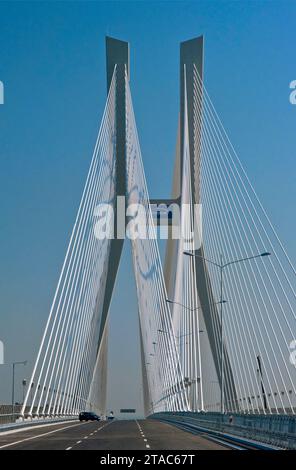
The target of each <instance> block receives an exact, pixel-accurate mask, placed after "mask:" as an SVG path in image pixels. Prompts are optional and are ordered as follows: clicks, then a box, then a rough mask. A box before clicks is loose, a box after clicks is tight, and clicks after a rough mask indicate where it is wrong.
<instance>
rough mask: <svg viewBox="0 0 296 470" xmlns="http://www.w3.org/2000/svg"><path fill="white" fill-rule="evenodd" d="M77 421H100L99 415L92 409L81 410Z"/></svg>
mask: <svg viewBox="0 0 296 470" xmlns="http://www.w3.org/2000/svg"><path fill="white" fill-rule="evenodd" d="M79 421H100V417H99V416H98V415H96V414H95V413H93V412H92V411H81V412H80V413H79Z"/></svg>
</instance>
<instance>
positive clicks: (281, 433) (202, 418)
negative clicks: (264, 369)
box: [152, 412, 296, 449]
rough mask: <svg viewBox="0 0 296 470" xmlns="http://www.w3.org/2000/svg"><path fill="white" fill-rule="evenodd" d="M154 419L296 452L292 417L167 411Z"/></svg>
mask: <svg viewBox="0 0 296 470" xmlns="http://www.w3.org/2000/svg"><path fill="white" fill-rule="evenodd" d="M152 418H155V419H160V420H163V421H169V422H172V424H173V423H175V424H178V423H179V424H185V425H190V426H192V429H193V430H194V428H195V429H196V431H198V428H199V429H208V430H211V431H217V432H219V433H221V434H229V435H233V436H240V437H243V438H246V439H250V440H255V441H259V442H264V443H267V444H270V445H273V446H277V447H281V448H285V449H296V417H295V416H292V415H290V416H289V415H246V414H245V415H241V414H235V413H229V414H224V415H221V414H220V413H203V412H200V413H191V412H179V413H169V412H167V413H157V414H154V415H153V416H152Z"/></svg>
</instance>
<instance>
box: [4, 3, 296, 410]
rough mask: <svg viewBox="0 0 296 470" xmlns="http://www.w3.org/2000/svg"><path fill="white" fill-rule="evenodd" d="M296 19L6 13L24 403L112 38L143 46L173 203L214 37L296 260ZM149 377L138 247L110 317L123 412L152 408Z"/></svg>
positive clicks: (9, 282)
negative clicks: (185, 127)
mask: <svg viewBox="0 0 296 470" xmlns="http://www.w3.org/2000/svg"><path fill="white" fill-rule="evenodd" d="M295 15H296V3H295V2H293V1H291V2H288V1H284V0H280V1H243V0H241V1H236V2H227V1H221V0H219V1H202V2H200V1H191V2H186V1H182V2H181V1H175V2H170V1H163V2H150V1H149V2H148V1H138V2H127V1H121V2H112V1H109V2H100V1H98V2H71V1H67V2H25V1H23V2H1V3H0V44H1V55H0V80H1V81H2V82H3V83H4V86H5V104H4V105H1V106H0V159H1V171H0V191H1V194H0V201H1V220H0V239H1V243H0V339H1V340H2V341H4V343H5V355H6V357H5V361H6V362H7V363H11V362H12V361H15V360H23V359H28V360H29V365H28V366H27V367H26V368H25V369H21V368H20V369H19V370H18V374H17V381H18V382H17V399H20V395H21V394H20V390H21V387H20V380H21V379H22V378H24V377H26V378H29V372H30V369H31V367H32V362H33V359H34V356H35V354H36V350H37V347H38V344H39V341H40V336H41V333H42V331H43V327H44V324H45V321H46V318H47V315H48V312H49V308H50V304H51V300H52V297H53V294H54V289H55V286H56V282H57V278H58V274H59V270H60V268H61V265H62V261H63V257H64V254H65V251H66V246H67V242H68V240H69V235H70V231H71V228H72V224H73V221H74V217H75V213H76V210H77V207H78V204H79V199H80V196H81V193H82V188H83V184H84V181H85V177H86V173H87V170H88V165H89V162H90V158H91V154H92V150H93V146H94V142H95V138H96V133H97V130H98V126H99V122H100V118H101V115H102V111H103V107H104V101H105V97H106V76H105V42H104V41H105V35H106V34H107V35H110V36H114V37H117V38H121V39H124V40H127V41H129V42H130V44H131V88H132V93H133V100H134V108H135V113H136V119H137V124H138V130H139V135H140V141H141V146H142V153H143V159H144V165H145V169H146V176H147V180H148V185H149V189H150V195H151V196H152V197H158V196H159V197H165V196H168V195H169V194H170V188H171V178H172V169H173V159H174V148H175V139H176V128H177V118H178V105H179V95H178V91H179V83H178V79H179V68H178V67H179V43H180V41H183V40H186V39H189V38H191V37H194V36H198V35H200V34H204V35H205V81H206V86H207V89H208V91H209V93H210V95H211V97H212V99H213V101H214V103H215V105H216V108H217V110H218V112H219V114H220V116H221V118H222V120H223V122H224V125H225V127H226V129H227V131H228V133H229V135H230V138H231V140H232V142H233V144H234V146H235V148H236V150H237V151H238V154H239V155H240V158H241V160H242V162H243V164H244V166H245V168H246V170H247V173H248V175H249V177H250V179H251V181H252V182H253V183H254V185H255V188H256V190H257V192H258V194H259V196H260V199H261V201H262V202H263V205H264V207H265V208H266V209H267V212H268V214H269V215H270V217H271V219H272V220H273V222H274V224H275V226H276V228H277V230H278V233H279V235H280V237H281V239H282V240H283V242H284V244H285V246H286V247H287V249H288V252H289V253H290V255H291V258H292V260H293V261H294V262H295V259H296V248H295V228H296V221H295V220H296V219H295V199H296V197H295V196H296V187H295V170H296V158H295V126H296V106H292V105H291V104H290V102H289V93H290V90H289V83H290V82H291V81H292V80H295V79H296V66H295V51H294V49H295V47H294V46H295ZM127 270H130V273H131V275H130V276H126V275H125V273H126V272H127ZM139 365H140V361H139V347H138V323H137V307H136V298H135V286H134V280H133V276H132V271H131V262H130V250H129V246H127V247H126V250H125V253H124V258H123V260H122V264H121V270H120V273H119V279H118V285H117V289H116V293H115V296H114V299H113V302H112V307H111V323H110V381H109V385H110V386H109V391H110V394H109V396H110V407H112V408H115V409H118V408H120V407H136V408H137V409H140V407H141V400H140V387H141V386H140V370H139ZM10 372H11V370H10V367H9V366H8V365H5V366H0V402H4V401H9V399H10V387H11V383H10V382H11V373H10ZM118 384H120V395H119V394H118ZM116 388H117V390H116Z"/></svg>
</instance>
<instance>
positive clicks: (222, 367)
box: [183, 251, 271, 414]
mask: <svg viewBox="0 0 296 470" xmlns="http://www.w3.org/2000/svg"><path fill="white" fill-rule="evenodd" d="M183 253H184V255H188V256H192V257H194V258H200V259H202V260H204V261H206V262H207V263H210V264H212V265H214V266H216V267H217V268H218V269H219V270H220V302H219V303H220V338H221V343H220V348H221V350H220V361H221V365H220V369H221V413H222V414H223V413H224V370H223V369H224V348H223V333H224V332H223V303H225V301H223V273H224V269H225V268H227V267H228V266H231V265H233V264H237V263H242V262H245V261H250V260H253V259H255V258H262V257H264V256H270V254H271V253H269V252H267V251H265V252H263V253H260V254H258V255H253V256H247V257H245V258H240V259H233V260H231V261H228V262H227V263H224V262H223V255H222V254H221V255H220V263H216V262H215V261H213V260H210V259H208V258H205V257H204V256H201V255H197V254H195V253H191V252H189V251H184V252H183Z"/></svg>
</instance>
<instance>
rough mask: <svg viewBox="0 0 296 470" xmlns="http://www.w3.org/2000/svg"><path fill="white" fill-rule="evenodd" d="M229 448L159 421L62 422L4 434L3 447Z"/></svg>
mask: <svg viewBox="0 0 296 470" xmlns="http://www.w3.org/2000/svg"><path fill="white" fill-rule="evenodd" d="M1 449H7V450H68V451H72V450H146V451H149V450H174V449H175V450H225V447H224V446H222V445H220V444H218V443H215V442H212V441H210V440H207V439H206V437H205V436H203V435H202V434H201V435H193V434H191V433H188V432H186V431H183V430H181V429H178V428H176V427H174V426H172V425H170V424H165V423H161V422H158V421H155V420H149V419H148V420H139V421H137V420H130V421H117V420H114V421H112V422H110V421H109V422H103V421H102V422H88V423H79V422H76V421H75V422H74V423H62V424H61V423H59V424H57V425H52V426H42V427H38V429H34V428H30V429H26V430H25V429H24V430H21V431H19V432H17V433H6V434H3V433H0V450H1Z"/></svg>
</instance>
